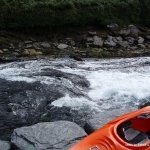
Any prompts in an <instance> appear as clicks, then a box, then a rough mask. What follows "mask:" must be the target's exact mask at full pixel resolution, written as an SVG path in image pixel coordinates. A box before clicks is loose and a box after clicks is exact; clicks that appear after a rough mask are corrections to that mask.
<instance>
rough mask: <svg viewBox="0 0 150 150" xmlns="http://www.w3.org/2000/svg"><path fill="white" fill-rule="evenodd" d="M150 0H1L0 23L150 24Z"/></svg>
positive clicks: (43, 24) (12, 24) (7, 26)
mask: <svg viewBox="0 0 150 150" xmlns="http://www.w3.org/2000/svg"><path fill="white" fill-rule="evenodd" d="M149 6H150V0H1V1H0V20H1V21H0V27H1V28H17V27H26V28H28V27H46V26H48V27H51V26H64V25H80V26H81V25H82V26H83V25H86V24H90V23H97V24H99V25H106V24H109V23H114V22H115V23H119V24H129V23H136V24H144V25H149V24H150V17H149V14H150V8H149Z"/></svg>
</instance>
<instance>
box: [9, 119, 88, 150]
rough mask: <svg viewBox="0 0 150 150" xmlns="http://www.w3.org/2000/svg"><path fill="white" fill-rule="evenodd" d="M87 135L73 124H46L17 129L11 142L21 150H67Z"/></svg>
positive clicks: (63, 122)
mask: <svg viewBox="0 0 150 150" xmlns="http://www.w3.org/2000/svg"><path fill="white" fill-rule="evenodd" d="M86 135H87V134H86V133H85V131H84V130H83V129H82V128H81V127H79V126H78V125H77V124H75V123H72V122H68V121H57V122H45V123H38V124H36V125H33V126H29V127H22V128H18V129H15V130H14V132H13V134H12V137H11V142H12V143H13V144H15V145H16V147H18V148H19V149H20V150H46V149H47V150H56V149H61V150H67V149H68V148H69V147H70V146H71V145H72V144H74V143H76V142H77V141H78V140H80V139H82V138H83V137H85V136H86Z"/></svg>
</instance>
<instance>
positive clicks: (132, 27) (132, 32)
mask: <svg viewBox="0 0 150 150" xmlns="http://www.w3.org/2000/svg"><path fill="white" fill-rule="evenodd" d="M128 29H129V30H130V35H131V36H133V37H137V36H138V35H139V33H140V30H139V29H138V28H137V27H136V26H135V25H129V26H128Z"/></svg>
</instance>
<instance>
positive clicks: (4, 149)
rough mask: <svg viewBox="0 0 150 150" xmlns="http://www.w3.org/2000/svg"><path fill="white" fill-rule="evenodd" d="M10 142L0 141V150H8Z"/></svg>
mask: <svg viewBox="0 0 150 150" xmlns="http://www.w3.org/2000/svg"><path fill="white" fill-rule="evenodd" d="M10 147H11V146H10V142H8V141H1V140H0V150H10Z"/></svg>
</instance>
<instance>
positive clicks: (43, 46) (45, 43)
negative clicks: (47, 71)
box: [40, 42, 51, 48]
mask: <svg viewBox="0 0 150 150" xmlns="http://www.w3.org/2000/svg"><path fill="white" fill-rule="evenodd" d="M40 46H41V47H42V48H50V47H51V45H50V44H49V43H48V42H41V43H40Z"/></svg>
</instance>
